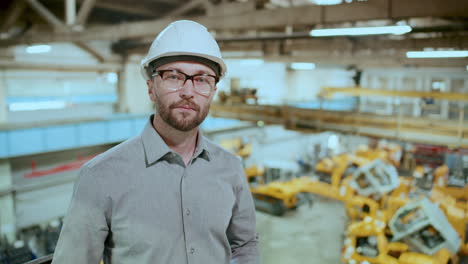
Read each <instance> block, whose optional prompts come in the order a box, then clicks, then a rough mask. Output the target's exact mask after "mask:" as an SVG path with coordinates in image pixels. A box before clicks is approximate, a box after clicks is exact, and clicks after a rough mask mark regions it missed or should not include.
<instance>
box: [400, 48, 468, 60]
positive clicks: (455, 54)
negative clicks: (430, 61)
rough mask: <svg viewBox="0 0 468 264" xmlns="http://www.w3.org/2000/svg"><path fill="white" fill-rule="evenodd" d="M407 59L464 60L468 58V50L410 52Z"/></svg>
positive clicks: (407, 53)
mask: <svg viewBox="0 0 468 264" xmlns="http://www.w3.org/2000/svg"><path fill="white" fill-rule="evenodd" d="M406 57H407V58H411V59H413V58H464V57H468V50H425V51H408V52H406Z"/></svg>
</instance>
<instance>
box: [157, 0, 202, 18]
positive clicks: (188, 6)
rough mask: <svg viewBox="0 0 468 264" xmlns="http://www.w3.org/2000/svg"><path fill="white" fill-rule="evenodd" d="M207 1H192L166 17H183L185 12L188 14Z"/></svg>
mask: <svg viewBox="0 0 468 264" xmlns="http://www.w3.org/2000/svg"><path fill="white" fill-rule="evenodd" d="M206 1H207V0H191V1H190V2H188V3H186V4H184V5H182V6H180V7H178V8H176V9H175V10H173V11H171V12H169V13H168V14H166V15H165V16H164V17H176V16H180V15H183V14H184V13H185V12H188V11H190V10H192V9H194V8H196V7H198V6H201V5H202V4H203V3H204V2H206Z"/></svg>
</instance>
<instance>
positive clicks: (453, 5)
mask: <svg viewBox="0 0 468 264" xmlns="http://www.w3.org/2000/svg"><path fill="white" fill-rule="evenodd" d="M27 1H36V0H27ZM389 1H390V2H389ZM408 2H411V5H417V6H419V7H421V6H424V8H412V9H410V10H411V11H413V10H416V11H414V13H411V11H410V10H407V9H406V8H407V7H408ZM467 14H468V1H458V0H432V1H427V0H411V1H408V0H373V1H366V2H361V1H358V2H352V3H350V4H341V5H334V6H314V5H310V6H300V7H290V8H277V9H272V10H256V11H252V12H246V13H243V14H235V15H227V16H222V17H218V16H203V17H192V18H190V19H192V20H195V21H197V22H200V23H202V24H204V25H205V26H206V27H207V28H209V29H210V30H241V29H262V28H271V27H285V26H288V25H289V26H304V25H307V26H312V25H315V24H327V23H338V22H345V21H348V22H352V21H365V20H379V19H392V20H398V19H405V18H410V17H445V18H450V17H452V18H460V17H462V18H466V17H467ZM272 18H274V19H272ZM172 21H173V19H164V18H163V19H158V20H150V21H144V22H132V23H123V24H119V25H112V26H95V27H90V28H89V29H87V30H86V31H84V32H75V33H73V34H72V33H71V32H55V33H53V32H29V34H25V35H24V36H22V37H21V38H17V39H14V40H3V41H0V45H2V46H6V45H15V44H19V43H35V42H56V41H65V42H71V41H75V40H81V41H86V40H119V39H128V38H139V37H147V36H154V35H156V34H157V33H158V32H160V31H161V30H162V29H163V28H164V27H166V26H167V25H168V24H169V23H170V22H172Z"/></svg>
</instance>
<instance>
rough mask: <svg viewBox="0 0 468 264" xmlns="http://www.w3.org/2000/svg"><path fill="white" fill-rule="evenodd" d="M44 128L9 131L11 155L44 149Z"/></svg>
mask: <svg viewBox="0 0 468 264" xmlns="http://www.w3.org/2000/svg"><path fill="white" fill-rule="evenodd" d="M43 130H44V128H30V129H21V130H14V131H9V133H8V147H9V151H10V153H9V155H10V156H19V155H24V154H29V153H34V152H39V151H42V150H44V149H45V148H44V140H43V136H42V134H43Z"/></svg>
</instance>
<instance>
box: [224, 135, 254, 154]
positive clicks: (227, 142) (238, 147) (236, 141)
mask: <svg viewBox="0 0 468 264" xmlns="http://www.w3.org/2000/svg"><path fill="white" fill-rule="evenodd" d="M219 144H220V145H221V146H222V147H223V148H225V149H227V150H229V151H231V152H232V153H234V154H236V155H237V156H239V157H241V158H243V159H244V158H247V157H248V156H250V154H251V153H252V145H251V144H250V143H244V142H243V140H242V138H240V137H237V138H233V139H224V140H222V141H221V142H220V143H219Z"/></svg>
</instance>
